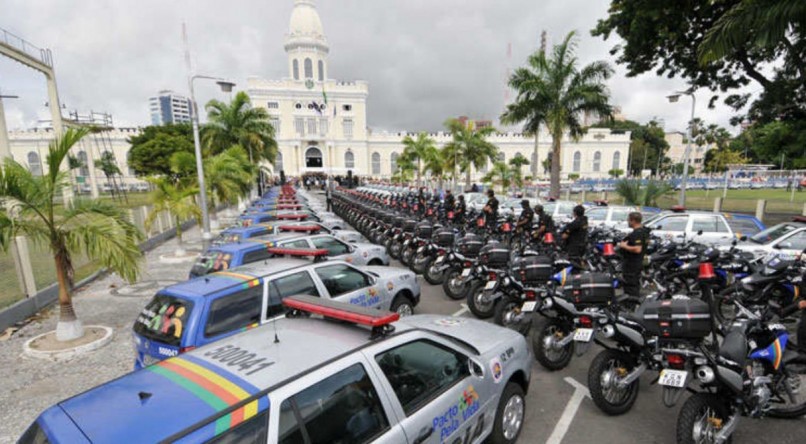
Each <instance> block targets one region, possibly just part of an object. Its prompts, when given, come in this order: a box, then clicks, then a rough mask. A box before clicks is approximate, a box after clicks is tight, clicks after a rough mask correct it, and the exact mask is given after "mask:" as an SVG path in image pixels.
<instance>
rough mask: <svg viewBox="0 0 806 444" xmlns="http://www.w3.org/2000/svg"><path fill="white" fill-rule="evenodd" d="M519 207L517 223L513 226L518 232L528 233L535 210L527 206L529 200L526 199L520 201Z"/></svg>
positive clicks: (530, 229)
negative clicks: (519, 212)
mask: <svg viewBox="0 0 806 444" xmlns="http://www.w3.org/2000/svg"><path fill="white" fill-rule="evenodd" d="M521 208H522V210H521V215H520V217H518V223H517V224H516V225H515V228H516V229H517V230H518V232H520V233H529V232H531V231H532V223H533V222H534V219H535V212H534V211H533V210H532V207H530V206H529V201H528V200H526V199H523V200H522V201H521Z"/></svg>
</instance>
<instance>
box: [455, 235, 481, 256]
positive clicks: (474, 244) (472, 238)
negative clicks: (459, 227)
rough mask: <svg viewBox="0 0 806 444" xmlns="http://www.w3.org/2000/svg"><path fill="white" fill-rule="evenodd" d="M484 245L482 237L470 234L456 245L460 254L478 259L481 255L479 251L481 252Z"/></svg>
mask: <svg viewBox="0 0 806 444" xmlns="http://www.w3.org/2000/svg"><path fill="white" fill-rule="evenodd" d="M482 245H484V241H482V240H481V237H480V236H477V235H475V234H468V235H466V236H465V237H463V238H461V239H459V242H458V243H457V245H456V249H457V250H459V254H461V255H462V256H465V257H476V256H478V255H479V251H481V247H482Z"/></svg>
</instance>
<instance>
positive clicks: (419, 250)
mask: <svg viewBox="0 0 806 444" xmlns="http://www.w3.org/2000/svg"><path fill="white" fill-rule="evenodd" d="M424 250H425V247H420V248H418V249H417V252H418V253H422V252H423V251H424Z"/></svg>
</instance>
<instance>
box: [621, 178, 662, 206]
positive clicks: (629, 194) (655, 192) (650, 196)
mask: <svg viewBox="0 0 806 444" xmlns="http://www.w3.org/2000/svg"><path fill="white" fill-rule="evenodd" d="M671 192H672V186H671V185H669V184H668V183H666V182H663V181H659V180H650V181H647V183H646V185H645V186H641V181H640V180H631V179H621V180H619V181H618V182H616V193H617V194H618V195H619V196H621V197H622V198H623V199H624V205H639V206H648V207H654V206H657V205H658V199H660V198H661V197H663V196H665V195H667V194H669V193H671Z"/></svg>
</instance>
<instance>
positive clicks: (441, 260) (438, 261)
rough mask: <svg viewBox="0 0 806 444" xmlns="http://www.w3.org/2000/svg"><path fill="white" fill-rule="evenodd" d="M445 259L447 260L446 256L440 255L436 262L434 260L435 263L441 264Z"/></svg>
mask: <svg viewBox="0 0 806 444" xmlns="http://www.w3.org/2000/svg"><path fill="white" fill-rule="evenodd" d="M444 260H445V256H440V257H438V258H437V260H436V262H434V263H435V264H441V263H442V262H443V261H444Z"/></svg>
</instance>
